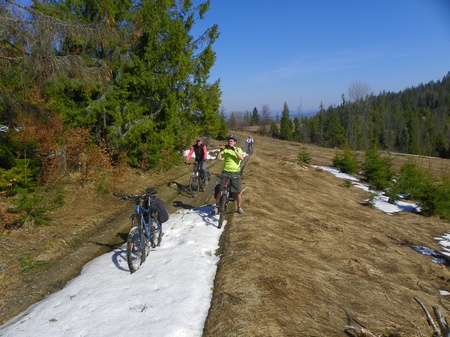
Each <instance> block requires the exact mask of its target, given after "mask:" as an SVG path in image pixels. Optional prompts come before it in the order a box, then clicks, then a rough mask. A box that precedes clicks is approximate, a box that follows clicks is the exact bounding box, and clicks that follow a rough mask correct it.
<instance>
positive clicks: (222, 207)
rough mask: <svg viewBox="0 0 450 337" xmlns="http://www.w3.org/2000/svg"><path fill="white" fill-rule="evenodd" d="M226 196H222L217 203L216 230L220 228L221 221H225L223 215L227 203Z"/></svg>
mask: <svg viewBox="0 0 450 337" xmlns="http://www.w3.org/2000/svg"><path fill="white" fill-rule="evenodd" d="M226 199H227V197H226V195H224V194H222V195H221V196H220V201H219V225H218V226H217V228H219V229H220V228H222V223H223V220H225V213H226V212H227V202H226Z"/></svg>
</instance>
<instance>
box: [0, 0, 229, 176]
mask: <svg viewBox="0 0 450 337" xmlns="http://www.w3.org/2000/svg"><path fill="white" fill-rule="evenodd" d="M208 8H209V0H208V1H205V2H203V3H201V4H199V5H195V6H194V5H193V2H192V1H190V0H138V1H130V0H93V1H92V0H51V1H48V0H44V1H37V0H34V1H33V2H31V4H30V5H23V4H22V2H15V1H12V0H0V34H1V36H2V39H1V41H0V125H2V132H0V137H1V145H0V168H1V169H3V170H9V169H12V168H14V167H16V166H22V167H23V166H24V165H27V166H28V167H29V168H30V170H28V172H30V171H34V173H36V174H37V175H38V178H39V179H41V180H45V179H47V178H48V177H49V176H51V175H52V174H53V173H54V170H55V168H56V167H57V166H58V167H61V163H62V162H63V164H64V165H66V166H67V167H68V168H70V167H78V166H82V167H83V168H86V167H92V166H96V165H101V164H110V165H115V164H117V163H119V162H124V163H127V164H128V165H131V166H132V167H139V168H143V169H149V168H163V167H168V166H170V165H172V164H174V163H178V162H179V150H181V149H184V148H185V147H186V146H188V145H189V144H190V142H191V141H192V139H193V138H194V137H196V136H197V135H202V136H210V137H220V136H223V135H225V134H226V132H227V129H226V121H225V117H224V115H223V114H222V115H221V114H220V112H219V106H220V104H221V90H220V81H219V80H216V81H215V82H212V83H211V82H210V80H209V73H210V69H211V67H212V66H213V65H214V63H215V59H216V55H215V52H214V51H213V48H212V45H213V43H214V41H215V40H216V39H217V38H218V36H219V32H218V26H217V25H213V26H212V27H209V28H208V29H206V30H205V31H202V32H201V33H200V34H199V35H198V36H195V35H194V34H193V33H192V31H193V30H194V26H195V24H196V23H197V22H199V21H201V20H203V19H204V15H205V13H206V12H207V11H208ZM23 159H26V163H24V162H23ZM55 162H58V165H56V163H55ZM30 174H31V175H33V174H32V173H30ZM3 183H5V181H3ZM6 183H7V182H6Z"/></svg>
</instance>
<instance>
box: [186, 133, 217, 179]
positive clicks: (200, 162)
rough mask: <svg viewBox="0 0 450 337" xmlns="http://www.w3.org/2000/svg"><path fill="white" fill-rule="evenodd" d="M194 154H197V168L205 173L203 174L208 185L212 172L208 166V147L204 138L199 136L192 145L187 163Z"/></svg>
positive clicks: (195, 163)
mask: <svg viewBox="0 0 450 337" xmlns="http://www.w3.org/2000/svg"><path fill="white" fill-rule="evenodd" d="M193 154H195V162H194V165H195V169H196V170H199V172H201V173H203V176H204V177H205V185H207V184H208V181H209V177H210V176H211V173H210V172H209V171H208V169H207V168H206V161H207V160H208V150H207V148H206V145H205V144H203V140H202V139H201V138H197V140H196V142H195V144H194V145H192V147H191V149H190V150H189V153H188V155H187V156H186V161H185V163H186V164H187V163H188V162H189V160H190V159H191V157H192V155H193Z"/></svg>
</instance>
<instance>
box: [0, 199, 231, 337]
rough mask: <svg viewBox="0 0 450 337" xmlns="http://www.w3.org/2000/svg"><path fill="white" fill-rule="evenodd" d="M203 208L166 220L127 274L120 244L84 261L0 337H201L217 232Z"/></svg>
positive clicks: (7, 325) (207, 208) (208, 209)
mask: <svg viewBox="0 0 450 337" xmlns="http://www.w3.org/2000/svg"><path fill="white" fill-rule="evenodd" d="M211 209H212V208H211V206H202V207H200V208H197V209H192V210H183V211H178V212H177V213H175V214H172V215H171V218H170V219H169V221H168V222H166V223H164V224H163V232H164V236H163V239H162V242H161V246H160V247H156V248H155V249H154V250H152V251H151V252H150V254H149V256H148V258H147V260H146V261H145V263H144V264H143V265H142V266H141V268H140V269H139V270H138V271H137V272H135V273H134V274H130V272H129V270H128V266H127V262H126V257H125V250H126V246H125V245H123V246H122V247H120V248H119V249H116V250H114V251H112V252H110V253H107V254H104V255H102V256H99V257H97V258H96V259H94V260H92V261H91V262H89V263H88V264H86V265H85V266H84V268H83V270H82V272H81V274H80V275H79V276H78V277H76V278H74V279H73V280H71V281H70V282H69V283H68V284H67V285H66V286H65V288H64V289H61V290H60V291H58V292H56V293H54V294H51V295H49V296H48V297H47V298H45V299H44V300H42V301H40V302H38V303H36V304H34V305H32V306H31V307H30V308H29V309H27V310H26V311H24V312H22V313H21V314H19V315H18V316H16V317H15V318H13V319H11V320H10V321H8V322H6V323H5V324H4V325H2V326H1V327H0V336H3V337H13V336H20V337H40V336H42V337H44V336H45V337H48V336H58V337H64V336H67V337H73V336H77V337H79V336H86V337H89V336H95V337H102V336H108V337H109V336H125V335H128V336H130V335H133V336H136V335H140V336H150V335H155V336H161V337H176V336H180V337H191V336H192V337H194V336H201V335H202V333H203V326H204V323H205V320H206V317H207V315H208V310H209V307H210V304H211V298H212V289H213V283H214V277H215V274H216V270H217V265H216V264H217V262H218V261H219V257H218V256H215V251H216V249H217V248H218V242H219V237H220V235H221V233H222V231H223V228H222V229H220V230H219V229H217V227H216V226H217V218H216V217H212V216H211V215H210V212H211Z"/></svg>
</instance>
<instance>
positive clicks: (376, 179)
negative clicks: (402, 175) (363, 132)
mask: <svg viewBox="0 0 450 337" xmlns="http://www.w3.org/2000/svg"><path fill="white" fill-rule="evenodd" d="M362 169H363V172H364V176H365V178H366V181H367V182H368V183H370V184H372V185H373V186H374V187H375V189H377V190H384V189H385V188H387V187H389V186H390V185H391V181H392V179H393V177H394V171H393V170H392V159H391V158H390V157H382V156H381V154H380V152H379V151H378V149H377V148H376V146H372V148H370V149H369V150H367V151H366V158H365V162H364V163H363V165H362Z"/></svg>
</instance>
